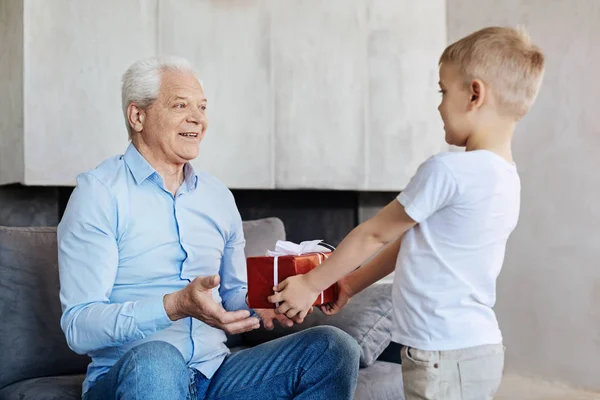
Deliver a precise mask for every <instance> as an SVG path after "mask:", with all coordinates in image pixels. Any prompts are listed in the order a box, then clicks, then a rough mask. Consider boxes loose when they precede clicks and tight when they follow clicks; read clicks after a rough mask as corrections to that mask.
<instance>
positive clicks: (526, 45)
mask: <svg viewBox="0 0 600 400" xmlns="http://www.w3.org/2000/svg"><path fill="white" fill-rule="evenodd" d="M444 63H448V64H452V65H455V66H457V67H458V69H459V72H460V74H461V76H462V77H463V79H464V81H465V83H466V84H467V85H470V84H471V82H472V81H473V80H475V79H480V80H482V81H483V82H484V83H486V84H487V85H489V86H490V88H491V89H492V93H493V94H494V95H495V98H496V100H497V102H498V105H499V107H500V112H501V113H503V114H505V115H507V116H510V117H514V118H516V119H517V120H519V119H521V118H523V116H525V114H527V112H528V111H529V108H530V107H531V105H532V104H533V102H534V100H535V98H536V96H537V93H538V90H539V88H540V84H541V82H542V77H543V75H544V54H543V53H542V51H541V50H540V48H539V47H537V46H536V45H534V44H533V43H531V40H530V38H529V36H528V35H527V33H525V31H523V30H522V29H518V30H517V29H513V28H505V27H490V28H485V29H482V30H479V31H477V32H474V33H472V34H470V35H469V36H466V37H464V38H462V39H460V40H459V41H457V42H455V43H453V44H451V45H450V46H448V47H447V48H446V50H444V53H443V54H442V56H441V57H440V61H439V65H440V66H441V65H442V64H444Z"/></svg>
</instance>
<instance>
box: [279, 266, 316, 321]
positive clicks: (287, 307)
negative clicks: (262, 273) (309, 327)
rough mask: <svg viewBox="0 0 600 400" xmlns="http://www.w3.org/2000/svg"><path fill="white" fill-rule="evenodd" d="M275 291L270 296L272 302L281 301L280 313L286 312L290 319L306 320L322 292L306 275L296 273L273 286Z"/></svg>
mask: <svg viewBox="0 0 600 400" xmlns="http://www.w3.org/2000/svg"><path fill="white" fill-rule="evenodd" d="M273 290H274V291H275V292H279V293H275V294H274V295H273V296H270V297H269V301H270V302H271V303H281V304H280V305H279V307H278V308H277V310H276V311H275V312H276V313H278V314H284V315H285V316H287V317H288V318H290V319H296V318H297V319H299V320H304V318H306V315H307V314H308V313H309V311H310V310H311V309H312V305H313V303H314V302H315V300H316V299H317V296H318V295H319V294H320V293H321V291H320V290H318V289H315V288H314V287H312V286H311V285H310V284H309V283H308V280H307V279H306V275H296V276H291V277H289V278H287V279H286V280H285V281H283V282H281V283H280V284H279V285H277V286H275V287H273Z"/></svg>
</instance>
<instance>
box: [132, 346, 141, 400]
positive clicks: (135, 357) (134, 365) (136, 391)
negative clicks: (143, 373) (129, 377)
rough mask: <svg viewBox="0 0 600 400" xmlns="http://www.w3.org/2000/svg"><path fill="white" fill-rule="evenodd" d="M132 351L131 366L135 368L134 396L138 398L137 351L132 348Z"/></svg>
mask: <svg viewBox="0 0 600 400" xmlns="http://www.w3.org/2000/svg"><path fill="white" fill-rule="evenodd" d="M132 353H133V368H134V369H135V371H134V375H135V397H136V398H137V399H139V398H140V384H139V383H138V373H137V363H138V362H137V352H136V351H135V350H132Z"/></svg>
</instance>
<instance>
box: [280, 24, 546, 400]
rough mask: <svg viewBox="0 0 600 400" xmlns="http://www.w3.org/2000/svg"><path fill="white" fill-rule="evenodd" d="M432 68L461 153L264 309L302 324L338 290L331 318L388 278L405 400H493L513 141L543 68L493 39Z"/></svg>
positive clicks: (530, 48)
mask: <svg viewBox="0 0 600 400" xmlns="http://www.w3.org/2000/svg"><path fill="white" fill-rule="evenodd" d="M439 66H440V83H439V85H440V89H441V90H440V92H441V94H442V102H441V104H440V106H439V107H438V110H439V112H440V115H441V117H442V120H443V122H444V130H445V133H446V141H447V142H448V143H449V144H452V145H456V146H461V147H465V148H466V151H465V152H448V153H442V154H438V155H436V156H434V157H431V158H430V159H428V160H427V161H426V162H425V163H423V164H422V165H421V166H420V167H419V169H418V171H417V173H416V175H415V176H414V177H413V178H412V180H411V181H410V183H409V184H408V186H407V187H406V189H405V190H404V191H403V192H402V193H400V195H399V196H398V198H397V199H396V200H394V201H392V202H391V203H390V204H388V205H387V206H386V207H385V208H384V209H383V210H382V211H381V212H380V213H379V214H377V215H376V216H375V217H374V218H372V219H371V220H369V221H366V222H365V223H363V224H361V225H359V226H358V227H357V228H355V229H354V230H353V231H352V232H351V233H350V234H349V235H348V236H347V237H346V238H345V239H344V241H343V242H342V243H341V244H340V245H339V247H338V249H337V250H336V251H335V252H334V253H333V254H332V255H331V256H330V257H329V259H328V260H327V261H326V262H324V263H323V264H322V265H320V266H319V267H318V268H316V269H315V270H313V271H311V272H310V273H308V274H306V275H302V276H296V277H292V278H289V279H287V280H286V281H284V282H282V283H281V284H279V285H278V286H276V287H274V290H275V291H279V293H277V294H275V295H273V296H271V297H270V301H272V302H281V303H282V304H281V305H280V306H279V308H278V312H280V313H284V314H285V315H287V316H288V317H290V318H304V317H305V316H306V313H307V310H308V309H309V308H310V304H312V303H313V301H314V300H315V298H316V297H317V295H318V294H319V293H320V292H321V291H322V290H323V289H325V288H327V287H328V286H330V285H331V284H333V283H335V282H336V281H339V285H340V292H341V293H340V297H339V299H338V300H337V302H336V303H335V304H329V305H327V306H323V307H321V309H322V311H323V312H324V313H325V314H330V315H331V314H335V313H336V312H338V311H339V310H340V309H341V308H342V307H343V306H344V305H345V304H346V303H348V301H349V299H350V298H351V297H352V296H353V295H354V294H356V293H358V292H360V291H361V290H363V289H364V288H366V287H367V286H369V285H371V284H373V283H374V282H376V281H377V280H379V279H380V278H382V277H384V276H386V275H388V274H389V273H391V272H392V271H394V269H395V270H396V275H395V278H394V285H393V305H394V317H395V318H394V320H395V321H394V331H393V335H392V337H393V340H394V341H396V342H399V343H401V344H403V345H405V347H404V348H403V350H402V354H401V356H402V374H403V378H404V387H405V394H406V398H407V399H408V400H412V399H444V400H452V399H477V400H482V399H491V398H493V396H494V393H495V392H496V390H497V389H498V386H499V385H500V381H501V378H502V371H503V366H504V347H503V345H502V335H501V333H500V330H499V328H498V322H497V320H496V316H495V314H494V311H493V309H492V307H493V306H494V303H495V301H496V278H497V277H498V274H499V272H500V269H501V266H502V263H503V261H504V253H505V248H506V242H507V240H508V237H509V235H510V234H511V232H512V231H513V229H514V228H515V226H516V224H517V220H518V216H519V201H520V180H519V175H518V174H517V169H516V166H515V164H514V163H513V159H512V153H511V140H512V137H513V132H514V130H515V125H516V123H517V121H518V120H519V119H521V118H522V117H523V116H524V115H525V114H526V113H527V112H528V110H529V108H530V107H531V105H532V104H533V102H534V99H535V97H536V96H537V92H538V89H539V87H540V83H541V80H542V76H543V72H544V56H543V54H542V52H541V51H540V49H539V48H538V47H536V46H535V45H533V44H532V43H531V42H530V40H529V38H528V37H527V36H526V35H525V34H524V33H522V32H520V31H517V30H515V29H511V28H496V27H494V28H486V29H482V30H480V31H478V32H475V33H473V34H471V35H469V36H467V37H465V38H463V39H461V40H459V41H457V42H456V43H454V44H452V45H450V46H449V47H448V48H447V49H446V50H445V51H444V53H443V54H442V56H441V58H440V61H439ZM386 244H387V246H386ZM384 246H386V247H384ZM382 248H383V250H382V251H380V252H379V253H378V254H377V255H376V256H375V257H374V258H373V259H372V260H371V261H370V262H368V263H367V264H365V265H364V266H362V267H361V268H359V269H357V270H355V268H356V267H357V266H359V265H361V264H362V263H363V262H365V261H366V260H367V259H368V258H369V257H371V256H372V255H373V254H375V253H376V252H377V251H379V250H380V249H382ZM400 248H401V249H402V250H401V251H400ZM353 270H355V271H354V272H352V273H350V272H351V271H353ZM348 273H350V274H349V275H348V276H346V277H344V276H345V275H346V274H348ZM343 277H344V278H343Z"/></svg>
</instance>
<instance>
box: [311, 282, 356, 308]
mask: <svg viewBox="0 0 600 400" xmlns="http://www.w3.org/2000/svg"><path fill="white" fill-rule="evenodd" d="M352 296H354V293H353V291H352V288H351V287H350V285H349V284H348V278H347V277H344V278H342V279H340V281H339V282H338V298H337V300H336V301H334V302H331V303H326V304H323V305H320V306H319V309H320V310H321V312H322V313H323V314H325V315H334V314H337V313H338V312H340V311H342V308H344V307H345V306H346V304H348V303H349V302H350V299H351V298H352Z"/></svg>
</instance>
